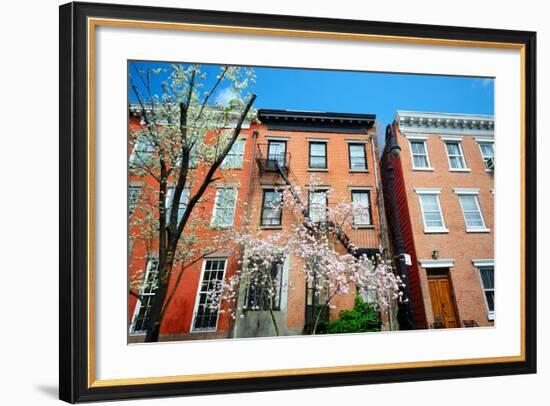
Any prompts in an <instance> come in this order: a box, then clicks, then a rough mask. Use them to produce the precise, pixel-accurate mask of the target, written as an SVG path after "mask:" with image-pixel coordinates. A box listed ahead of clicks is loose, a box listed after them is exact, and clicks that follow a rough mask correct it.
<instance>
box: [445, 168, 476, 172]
mask: <svg viewBox="0 0 550 406" xmlns="http://www.w3.org/2000/svg"><path fill="white" fill-rule="evenodd" d="M449 172H472V170H471V169H470V168H464V169H452V168H451V169H449Z"/></svg>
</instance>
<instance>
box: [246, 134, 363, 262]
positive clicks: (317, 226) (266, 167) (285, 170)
mask: <svg viewBox="0 0 550 406" xmlns="http://www.w3.org/2000/svg"><path fill="white" fill-rule="evenodd" d="M256 161H257V163H258V168H259V170H260V176H262V173H264V172H276V173H277V174H278V175H280V176H281V178H282V179H283V181H284V182H285V184H286V185H287V186H288V188H289V191H290V193H291V194H292V197H293V198H294V200H296V202H297V203H298V205H299V207H303V208H304V209H303V211H302V214H303V215H304V217H305V218H308V219H309V218H310V217H309V210H308V207H307V205H305V204H303V202H302V200H301V199H300V196H299V195H298V193H297V191H296V189H295V187H294V186H293V184H292V182H291V181H290V178H289V175H290V174H291V171H290V153H288V152H285V153H271V154H270V153H269V145H268V144H258V151H257V157H256ZM304 224H305V225H306V227H307V228H308V229H309V230H310V231H312V232H319V231H323V230H329V231H331V232H332V233H333V234H334V235H335V236H336V238H337V239H338V241H340V243H341V244H342V245H343V246H344V248H345V249H346V250H347V251H348V253H350V254H355V252H356V247H355V246H354V245H353V243H352V242H351V239H350V238H349V237H348V235H347V234H346V233H345V231H344V230H342V228H341V227H340V226H339V225H337V224H336V223H334V222H333V221H325V222H311V221H307V222H305V223H304Z"/></svg>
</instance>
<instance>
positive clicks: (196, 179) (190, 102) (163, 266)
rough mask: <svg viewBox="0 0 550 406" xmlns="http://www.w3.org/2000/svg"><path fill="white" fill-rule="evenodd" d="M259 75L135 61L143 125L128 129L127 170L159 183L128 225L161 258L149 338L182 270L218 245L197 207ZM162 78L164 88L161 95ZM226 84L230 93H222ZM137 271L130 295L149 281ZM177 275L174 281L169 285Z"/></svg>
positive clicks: (246, 112) (247, 110) (133, 76)
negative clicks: (207, 238) (206, 236)
mask: <svg viewBox="0 0 550 406" xmlns="http://www.w3.org/2000/svg"><path fill="white" fill-rule="evenodd" d="M161 77H165V80H161V79H160V78H161ZM254 81H255V76H254V71H253V70H252V69H250V68H241V67H234V66H224V67H221V69H220V71H219V73H218V74H217V75H215V77H214V78H210V77H209V76H208V75H207V73H206V72H205V70H204V69H203V68H202V67H201V66H199V65H180V64H175V65H172V66H171V68H170V69H151V68H147V67H146V68H145V69H141V68H140V66H139V65H138V64H136V63H131V64H130V75H129V82H130V89H131V92H132V95H133V96H135V99H137V104H138V106H139V109H140V112H141V117H142V124H143V125H142V126H141V127H140V128H138V129H134V130H131V131H130V143H131V144H132V145H133V152H132V155H131V156H130V161H129V172H130V176H132V177H142V178H147V179H152V180H153V184H154V187H153V188H152V190H146V191H142V193H141V195H146V198H142V199H138V201H137V202H136V208H135V209H134V211H135V214H136V215H135V216H133V217H132V220H131V224H130V225H131V226H134V228H133V229H134V230H135V233H137V234H136V235H135V237H136V238H140V239H141V240H143V241H144V242H145V246H146V251H147V256H155V257H156V258H157V259H158V278H157V279H156V281H155V284H156V285H155V286H154V287H153V289H154V291H155V295H154V297H153V298H152V303H151V307H150V309H149V322H148V326H147V333H146V338H145V341H146V342H151V341H158V338H159V333H160V325H161V322H162V318H163V316H164V314H165V312H166V309H167V307H168V306H169V304H170V301H171V298H172V296H173V294H174V292H175V290H176V289H177V287H178V284H179V282H180V280H181V276H182V274H183V272H184V270H185V269H186V268H188V267H190V266H191V265H193V264H195V263H197V262H198V261H199V260H200V259H202V258H203V257H204V255H206V254H207V253H208V252H211V251H212V250H214V249H215V248H216V247H215V243H214V241H211V242H210V244H208V246H206V245H205V244H204V243H203V242H202V241H198V233H197V230H198V229H200V228H201V227H205V224H204V223H203V220H201V216H200V215H192V213H196V212H197V211H200V209H201V205H202V204H203V203H204V202H205V200H206V199H207V197H206V196H205V191H206V190H207V187H208V186H209V185H211V184H212V183H213V182H215V181H220V179H222V178H223V176H224V175H223V171H222V170H221V169H223V166H222V163H223V162H224V159H225V158H226V156H227V155H228V153H229V152H230V150H231V148H232V147H233V145H234V143H235V141H236V140H237V138H238V136H239V134H240V132H241V128H242V125H243V123H244V121H245V120H246V119H252V118H253V116H254V112H253V111H252V105H253V103H254V100H255V97H256V96H255V95H253V94H249V93H247V91H246V89H247V88H248V87H249V86H250V85H252V84H253V83H254ZM159 82H160V89H161V90H162V91H161V92H160V94H156V93H155V89H157V88H158V87H157V85H158V84H159ZM222 91H223V93H224V95H229V96H228V97H224V98H218V97H217V95H218V94H219V93H220V92H222ZM222 99H225V100H222ZM222 180H223V179H222ZM169 185H173V186H172V187H169ZM144 192H147V193H144ZM199 243H200V244H199ZM132 274H133V278H132V279H131V280H130V294H132V295H134V296H137V297H138V298H140V295H139V292H140V290H142V288H143V286H144V283H147V281H144V276H143V274H144V272H143V270H141V269H137V270H134V272H132ZM172 277H174V278H175V279H174V280H175V283H174V284H173V288H172V291H169V289H168V288H169V282H170V280H171V279H172Z"/></svg>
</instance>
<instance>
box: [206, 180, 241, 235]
mask: <svg viewBox="0 0 550 406" xmlns="http://www.w3.org/2000/svg"><path fill="white" fill-rule="evenodd" d="M224 189H225V190H234V191H235V201H234V202H233V219H232V221H231V224H224V225H219V224H215V222H214V220H215V219H216V212H217V208H218V190H224ZM238 197H239V189H237V188H236V187H218V188H217V189H216V197H215V199H214V208H213V209H212V219H211V220H210V226H211V227H213V228H229V227H233V225H234V224H235V213H236V211H237V199H238Z"/></svg>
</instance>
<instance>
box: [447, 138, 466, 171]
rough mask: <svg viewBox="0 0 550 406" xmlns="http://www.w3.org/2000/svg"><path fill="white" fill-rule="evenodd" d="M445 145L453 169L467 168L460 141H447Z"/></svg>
mask: <svg viewBox="0 0 550 406" xmlns="http://www.w3.org/2000/svg"><path fill="white" fill-rule="evenodd" d="M445 147H446V148H447V156H448V157H449V166H450V168H451V170H453V169H455V170H456V169H458V170H460V169H467V168H466V163H465V162H464V156H463V154H462V146H461V145H460V142H445Z"/></svg>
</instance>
